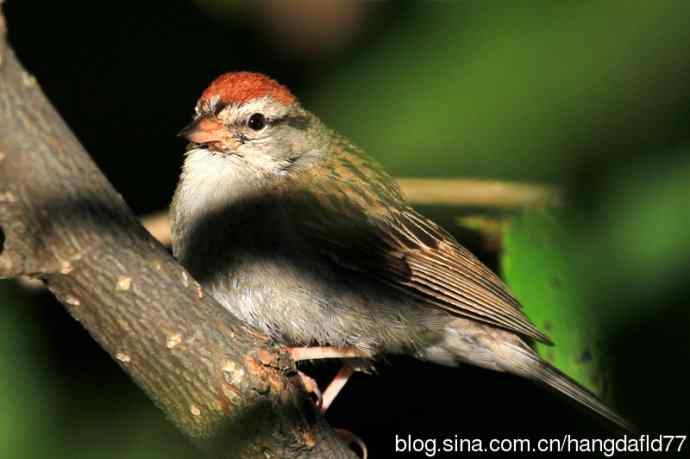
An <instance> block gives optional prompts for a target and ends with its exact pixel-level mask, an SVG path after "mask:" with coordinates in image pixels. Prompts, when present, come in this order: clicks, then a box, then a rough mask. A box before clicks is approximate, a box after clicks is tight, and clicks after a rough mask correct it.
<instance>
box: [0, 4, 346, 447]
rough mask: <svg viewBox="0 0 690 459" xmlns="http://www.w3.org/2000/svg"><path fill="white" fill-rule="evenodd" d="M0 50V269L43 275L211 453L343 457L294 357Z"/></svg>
mask: <svg viewBox="0 0 690 459" xmlns="http://www.w3.org/2000/svg"><path fill="white" fill-rule="evenodd" d="M1 16H2V15H1V14H0V28H2V17H1ZM0 58H1V60H0V118H1V120H0V277H14V276H18V275H24V274H30V275H33V276H37V277H40V278H41V279H42V280H43V281H44V282H45V283H46V284H47V285H48V287H49V288H50V290H51V291H52V292H53V293H54V294H55V296H56V297H57V298H58V299H59V300H60V301H61V302H62V303H63V304H64V305H65V306H66V308H67V309H68V311H69V312H70V314H72V316H73V317H74V318H75V319H77V320H78V321H80V322H81V323H82V324H83V325H84V327H85V328H86V329H87V330H88V331H89V332H90V333H91V335H92V336H93V337H94V339H96V341H98V342H99V343H100V344H101V346H103V348H104V349H105V350H106V351H107V352H108V353H109V354H110V355H111V356H113V357H114V358H115V359H116V360H117V362H118V363H119V364H120V365H121V366H122V368H123V369H124V370H125V371H126V372H127V373H129V374H130V375H131V377H132V378H133V379H134V380H135V381H136V382H137V383H138V384H139V385H140V386H141V387H142V388H143V389H144V390H145V391H146V392H147V393H148V394H149V395H150V397H151V398H152V399H153V400H154V401H155V402H156V404H157V405H158V406H160V407H161V408H162V409H163V411H165V413H166V414H167V415H168V417H169V418H170V419H171V420H172V421H173V422H174V423H175V424H176V425H177V426H178V427H179V428H180V429H181V430H182V431H183V432H185V433H186V434H187V435H189V436H191V437H193V438H195V439H196V440H198V443H200V444H201V445H202V446H203V447H205V448H206V449H208V450H210V451H211V452H212V453H213V454H215V455H216V456H219V457H247V458H254V457H262V458H263V457H310V458H311V457H328V458H331V457H354V454H353V453H352V452H350V451H349V450H348V449H347V448H346V447H345V446H344V445H343V444H342V443H340V442H339V441H338V440H337V439H336V437H335V436H334V435H333V431H332V430H331V429H330V428H329V427H328V426H327V425H326V424H325V422H324V421H323V418H322V417H321V416H319V415H318V414H316V413H315V410H314V409H313V407H312V403H311V402H310V400H309V399H308V397H307V396H306V394H305V393H304V391H303V390H302V387H301V385H300V383H299V378H297V377H296V376H295V370H294V364H293V362H292V361H291V360H289V358H288V357H287V356H286V355H285V354H284V353H281V352H275V353H274V352H273V351H272V350H271V349H267V346H268V343H267V341H266V340H265V338H263V337H262V336H261V335H259V334H258V333H257V332H255V331H253V330H252V329H250V328H248V327H247V326H245V325H244V324H243V323H241V322H240V321H239V320H237V319H235V318H234V317H233V316H232V315H231V314H229V313H227V312H226V311H225V310H223V309H222V307H221V306H220V305H218V304H217V303H216V302H215V301H213V299H212V298H210V297H209V296H208V295H206V294H204V292H203V290H202V289H201V287H200V286H199V285H198V284H197V283H196V282H195V281H194V280H193V279H192V278H191V277H190V276H189V275H188V274H187V273H186V272H185V271H184V269H183V268H182V267H180V266H179V265H178V264H177V263H176V262H175V260H174V259H173V258H172V257H171V256H170V255H169V254H168V253H167V252H166V250H164V248H163V247H162V246H161V245H160V244H159V243H158V242H157V241H155V240H154V239H153V238H152V237H151V236H150V235H149V234H148V233H147V232H146V230H145V229H144V228H143V227H142V226H141V225H140V224H139V222H138V221H137V220H136V218H135V217H134V216H133V215H132V213H131V212H130V211H129V209H128V208H127V206H126V204H125V203H124V201H123V200H122V198H121V197H120V196H119V195H118V194H117V192H116V191H115V190H114V189H113V188H112V186H111V185H110V184H109V183H108V181H107V180H106V179H105V177H104V176H103V175H102V174H101V172H100V171H99V170H98V168H97V167H96V165H95V164H94V163H93V161H92V160H91V159H90V158H89V156H88V154H87V153H86V152H85V151H84V150H83V148H82V147H81V145H80V144H79V142H78V141H77V140H76V139H75V137H74V136H73V134H72V133H71V132H70V130H69V129H68V127H67V126H66V125H65V124H64V122H63V121H62V119H61V118H60V117H59V115H58V114H57V113H56V112H55V111H54V109H53V108H52V106H51V105H50V103H49V102H48V101H47V99H46V98H45V96H44V95H43V93H42V92H41V90H40V88H39V87H38V85H37V83H36V80H35V79H34V78H32V77H31V76H30V75H29V74H28V73H26V71H25V70H24V69H23V68H22V67H21V65H20V64H19V63H18V62H17V60H16V58H15V56H14V54H13V52H12V50H11V49H10V48H9V47H7V46H6V45H5V43H4V34H3V36H2V37H0ZM104 415H105V413H104Z"/></svg>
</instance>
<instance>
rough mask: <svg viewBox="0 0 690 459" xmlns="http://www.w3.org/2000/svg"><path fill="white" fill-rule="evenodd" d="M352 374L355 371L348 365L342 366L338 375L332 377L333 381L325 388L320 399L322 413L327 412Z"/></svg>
mask: <svg viewBox="0 0 690 459" xmlns="http://www.w3.org/2000/svg"><path fill="white" fill-rule="evenodd" d="M354 372H355V370H353V369H352V367H350V366H348V365H343V366H342V368H341V369H340V370H338V373H336V375H335V376H334V377H333V380H332V381H331V383H330V384H329V385H328V387H326V390H325V391H324V392H323V396H322V397H321V407H320V408H321V412H322V413H325V412H326V411H328V407H329V406H331V403H333V400H335V398H336V397H337V396H338V394H339V393H340V391H341V390H342V389H343V387H345V384H347V380H348V379H350V376H352V373H354Z"/></svg>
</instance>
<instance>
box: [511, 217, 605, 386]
mask: <svg viewBox="0 0 690 459" xmlns="http://www.w3.org/2000/svg"><path fill="white" fill-rule="evenodd" d="M566 240H567V235H566V232H565V231H564V229H563V226H562V225H561V221H560V219H559V218H558V216H557V214H556V212H555V211H546V210H532V211H526V212H524V213H522V214H521V215H519V216H517V217H516V218H515V219H514V220H513V222H512V223H511V224H510V226H509V227H508V230H507V232H506V235H505V240H504V252H503V254H502V258H501V265H502V269H503V274H504V276H505V279H506V281H507V282H508V285H509V286H510V288H511V289H512V291H513V293H514V294H515V295H516V297H517V298H518V299H519V300H520V302H521V303H522V304H523V305H524V308H525V312H526V314H527V315H528V316H529V318H530V319H531V320H532V321H533V322H534V323H535V324H536V325H537V327H539V328H540V329H542V330H543V331H545V332H546V334H547V335H549V336H550V337H551V339H552V340H553V341H554V342H555V346H553V347H551V346H544V345H541V344H538V345H537V351H538V352H539V354H540V355H541V356H542V357H543V358H544V359H546V360H547V361H548V362H550V363H552V364H554V365H555V366H556V367H558V368H559V369H560V370H561V371H563V372H565V373H566V374H567V375H568V376H570V377H571V378H573V379H575V380H576V381H577V382H579V383H580V384H582V385H584V386H585V387H587V388H589V389H590V390H592V391H593V392H595V393H597V394H599V395H602V388H603V382H604V378H605V376H606V375H604V374H602V370H601V365H600V364H601V357H602V356H601V346H600V345H599V342H600V331H601V330H600V327H598V325H597V320H596V316H595V315H594V314H592V311H591V310H590V308H589V307H588V304H587V301H586V298H585V295H583V294H582V288H581V286H580V284H579V282H578V281H577V279H578V277H577V276H576V275H574V273H573V268H572V266H571V264H570V263H569V258H568V256H567V252H565V251H564V250H563V247H565V246H566V245H567V244H565V241H566Z"/></svg>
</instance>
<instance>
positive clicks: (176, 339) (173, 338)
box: [165, 333, 182, 349]
mask: <svg viewBox="0 0 690 459" xmlns="http://www.w3.org/2000/svg"><path fill="white" fill-rule="evenodd" d="M181 342H182V335H180V334H179V333H175V334H174V335H170V336H168V340H167V341H166V342H165V346H166V347H167V348H168V349H172V348H174V347H175V346H177V345H178V344H180V343H181Z"/></svg>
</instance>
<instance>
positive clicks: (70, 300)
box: [65, 295, 81, 306]
mask: <svg viewBox="0 0 690 459" xmlns="http://www.w3.org/2000/svg"><path fill="white" fill-rule="evenodd" d="M65 303H67V304H71V305H72V306H79V305H80V304H81V301H79V298H77V297H76V296H74V295H67V296H66V297H65Z"/></svg>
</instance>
